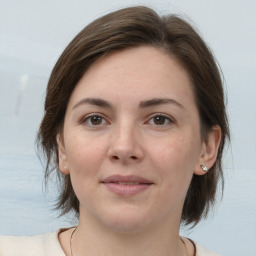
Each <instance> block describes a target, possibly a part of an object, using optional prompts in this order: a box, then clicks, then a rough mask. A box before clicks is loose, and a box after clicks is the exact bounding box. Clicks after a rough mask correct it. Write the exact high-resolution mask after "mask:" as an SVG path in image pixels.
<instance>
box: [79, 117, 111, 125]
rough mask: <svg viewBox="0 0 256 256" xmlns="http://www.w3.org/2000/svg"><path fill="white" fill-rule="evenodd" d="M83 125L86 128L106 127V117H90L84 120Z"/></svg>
mask: <svg viewBox="0 0 256 256" xmlns="http://www.w3.org/2000/svg"><path fill="white" fill-rule="evenodd" d="M81 124H83V125H86V126H91V127H93V126H102V125H106V124H107V121H106V119H105V118H104V117H102V116H99V115H88V116H86V117H85V118H83V119H82V121H81Z"/></svg>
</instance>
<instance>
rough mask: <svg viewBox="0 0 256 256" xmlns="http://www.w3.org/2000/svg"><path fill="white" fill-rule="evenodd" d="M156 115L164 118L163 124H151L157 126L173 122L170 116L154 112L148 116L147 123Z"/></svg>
mask: <svg viewBox="0 0 256 256" xmlns="http://www.w3.org/2000/svg"><path fill="white" fill-rule="evenodd" d="M157 117H160V118H164V124H153V125H156V126H157V127H160V126H166V125H170V124H172V123H174V122H175V121H174V119H173V118H171V117H170V116H168V115H164V114H162V113H155V114H154V115H153V116H151V117H150V119H149V120H148V121H147V122H148V123H149V122H150V121H151V120H153V121H154V118H157ZM166 121H168V123H167V124H166V123H165V122H166Z"/></svg>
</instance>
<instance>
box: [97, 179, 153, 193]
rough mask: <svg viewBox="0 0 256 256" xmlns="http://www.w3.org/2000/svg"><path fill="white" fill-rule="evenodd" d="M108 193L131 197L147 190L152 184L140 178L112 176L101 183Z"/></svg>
mask: <svg viewBox="0 0 256 256" xmlns="http://www.w3.org/2000/svg"><path fill="white" fill-rule="evenodd" d="M101 183H102V184H103V185H104V186H105V187H106V188H107V189H108V190H109V191H110V192H112V193H115V194H117V195H120V196H132V195H136V194H138V193H141V192H143V191H145V190H147V189H149V188H150V187H151V186H152V185H153V184H154V183H153V182H152V181H150V180H147V179H145V178H142V177H140V176H135V175H129V176H121V175H112V176H109V177H107V178H106V179H104V180H103V181H102V182H101Z"/></svg>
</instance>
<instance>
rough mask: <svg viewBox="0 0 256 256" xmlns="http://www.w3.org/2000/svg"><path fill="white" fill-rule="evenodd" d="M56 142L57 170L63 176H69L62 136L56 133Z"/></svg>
mask: <svg viewBox="0 0 256 256" xmlns="http://www.w3.org/2000/svg"><path fill="white" fill-rule="evenodd" d="M56 141H57V147H58V161H59V169H60V171H61V172H62V173H63V174H65V175H67V174H69V168H68V161H67V155H66V150H65V145H64V139H63V136H62V135H61V134H59V133H58V134H57V136H56Z"/></svg>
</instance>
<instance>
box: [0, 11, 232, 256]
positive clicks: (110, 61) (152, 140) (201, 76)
mask: <svg viewBox="0 0 256 256" xmlns="http://www.w3.org/2000/svg"><path fill="white" fill-rule="evenodd" d="M228 137H229V129H228V122H227V118H226V112H225V105H224V96H223V88H222V81H221V77H220V74H219V71H218V68H217V65H216V63H215V61H214V58H213V56H212V54H211V52H210V51H209V49H208V48H207V46H206V45H205V43H204V42H203V40H202V39H201V38H200V36H199V35H198V34H197V32H196V31H195V30H194V29H193V28H192V27H191V26H190V25H189V24H188V23H186V22H185V21H184V20H182V19H180V18H179V17H177V16H173V15H171V16H166V17H159V16H158V15H157V14H156V13H155V12H154V11H153V10H151V9H149V8H147V7H131V8H126V9H122V10H119V11H116V12H113V13H110V14H108V15H106V16H104V17H101V18H99V19H98V20H96V21H94V22H92V23H91V24H89V25H88V26H87V27H85V28H84V29H83V30H82V31H81V32H80V33H79V34H78V35H77V36H76V37H75V38H74V39H73V41H72V42H71V43H70V44H69V45H68V46H67V48H66V49H65V51H64V52H63V54H62V55H61V57H60V59H59V60H58V62H57V64H56V65H55V67H54V69H53V71H52V74H51V77H50V80H49V83H48V88H47V94H46V100H45V115H44V117H43V120H42V123H41V126H40V130H39V134H38V142H39V144H40V145H41V146H42V149H43V151H44V153H45V156H46V159H47V166H46V178H47V177H48V176H49V175H50V173H51V172H52V171H57V174H58V177H59V180H60V185H61V190H60V195H59V200H58V204H57V208H58V209H60V210H61V211H62V214H66V213H69V212H70V211H74V212H75V213H76V214H77V217H78V225H77V227H74V228H70V229H61V230H59V231H57V232H55V233H49V234H46V235H42V236H37V237H33V238H28V237H20V238H13V237H3V238H1V240H0V241H1V242H0V252H1V253H0V254H1V255H62V256H64V255H67V256H79V255H88V256H90V255H97V256H100V255H113V256H115V255H129V256H130V255H147V256H149V255H159V256H167V255H168V256H169V255H175V256H185V255H189V256H192V255H197V256H207V255H217V254H215V253H211V252H208V251H206V250H205V249H203V248H202V247H201V246H200V245H198V244H196V243H195V242H193V241H192V240H190V239H187V238H184V237H180V236H179V229H180V225H181V223H183V224H185V225H189V224H192V225H196V224H197V223H198V222H199V221H200V220H201V219H202V218H205V217H206V216H207V214H208V212H209V210H210V209H211V208H212V207H213V206H214V203H215V196H216V190H217V185H218V183H221V182H222V181H223V173H222V166H221V160H222V152H223V148H224V145H225V140H226V138H228ZM1 250H2V251H1Z"/></svg>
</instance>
